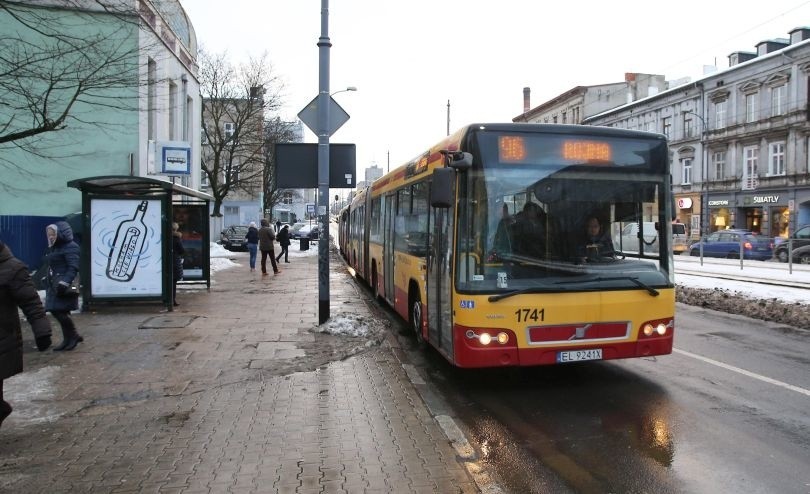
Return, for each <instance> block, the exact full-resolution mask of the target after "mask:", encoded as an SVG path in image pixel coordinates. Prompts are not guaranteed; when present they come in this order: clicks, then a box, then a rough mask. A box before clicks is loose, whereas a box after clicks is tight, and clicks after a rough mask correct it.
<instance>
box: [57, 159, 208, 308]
mask: <svg viewBox="0 0 810 494" xmlns="http://www.w3.org/2000/svg"><path fill="white" fill-rule="evenodd" d="M67 185H68V187H73V188H76V189H79V190H80V191H81V192H82V218H81V225H82V230H83V241H82V243H81V261H80V276H81V280H82V283H81V295H82V301H83V302H82V308H83V310H87V309H88V308H89V307H90V306H91V305H93V304H98V303H122V302H135V301H147V302H148V301H155V302H162V303H163V304H165V305H166V307H167V308H168V309H169V310H173V308H174V300H173V296H174V295H173V291H172V287H173V283H174V279H173V276H174V275H173V272H174V270H173V269H172V266H173V252H172V239H171V235H172V223H175V222H176V223H178V225H179V227H180V232H181V233H182V241H183V248H184V250H185V253H184V255H183V282H184V283H188V282H191V283H205V284H206V286H207V287H208V288H210V287H211V256H210V254H211V248H210V239H211V235H210V231H209V226H208V204H209V202H210V201H211V200H212V199H213V197H211V196H210V195H209V194H205V193H203V192H200V191H197V190H194V189H190V188H188V187H185V186H182V185H178V184H175V183H172V182H167V181H165V180H158V179H153V178H147V177H134V176H129V175H123V176H99V177H87V178H82V179H77V180H71V181H70V182H68V183H67Z"/></svg>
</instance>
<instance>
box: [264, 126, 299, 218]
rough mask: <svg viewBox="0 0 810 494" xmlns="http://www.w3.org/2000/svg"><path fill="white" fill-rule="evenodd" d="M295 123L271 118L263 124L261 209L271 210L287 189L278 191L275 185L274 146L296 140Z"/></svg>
mask: <svg viewBox="0 0 810 494" xmlns="http://www.w3.org/2000/svg"><path fill="white" fill-rule="evenodd" d="M295 125H296V124H295V122H285V121H283V120H281V119H280V118H278V117H276V118H271V119H268V120H266V121H265V123H264V139H265V140H264V173H263V178H262V183H264V184H265V188H264V200H263V201H262V202H263V204H262V208H263V209H264V210H268V209H270V210H271V211H272V209H273V208H274V207H275V206H276V204H279V203H281V202H282V200H283V199H284V194H285V192H287V189H279V188H278V186H277V185H276V154H275V144H276V143H281V142H294V141H295V139H296V131H295V130H296V129H295Z"/></svg>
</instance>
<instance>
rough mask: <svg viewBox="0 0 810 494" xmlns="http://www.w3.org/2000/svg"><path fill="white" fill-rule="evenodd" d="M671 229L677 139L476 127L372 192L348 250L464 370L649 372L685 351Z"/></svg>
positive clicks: (353, 222)
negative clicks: (620, 366) (646, 368)
mask: <svg viewBox="0 0 810 494" xmlns="http://www.w3.org/2000/svg"><path fill="white" fill-rule="evenodd" d="M672 218H673V200H672V191H671V177H670V170H669V155H668V151H667V143H666V140H665V138H664V136H662V135H659V134H651V133H647V132H637V131H629V130H620V129H612V128H603V127H591V126H574V125H549V124H474V125H468V126H466V127H464V128H462V129H460V130H458V131H457V132H456V133H454V134H453V135H450V136H448V137H447V138H445V139H444V140H442V141H441V142H439V143H438V144H437V145H435V146H433V147H432V148H430V149H429V150H427V151H425V152H424V153H423V154H421V155H420V156H418V157H417V158H415V159H414V160H412V161H411V162H409V163H406V164H404V165H402V166H400V167H399V168H397V169H395V170H393V171H391V172H390V173H388V174H386V175H384V176H383V177H382V178H380V179H378V180H376V181H374V183H372V184H371V185H370V186H369V187H368V188H366V189H364V190H362V191H360V192H359V193H358V194H357V195H356V196H355V197H354V199H353V201H352V202H351V204H350V205H349V206H348V207H347V208H345V209H344V210H343V211H341V214H340V218H339V225H340V230H339V246H340V249H341V252H342V254H343V256H344V257H345V259H346V261H347V262H348V264H349V265H350V266H351V267H352V268H353V269H354V270H355V272H356V274H357V276H359V277H360V278H362V279H364V280H365V281H367V282H368V284H369V285H370V287H371V289H372V291H373V292H374V293H375V294H376V296H377V297H378V298H380V299H382V300H384V301H385V302H387V303H388V304H390V305H391V306H392V307H393V308H394V310H395V311H396V312H397V313H398V314H399V315H401V316H402V317H403V318H404V319H405V320H407V321H408V322H409V323H410V325H411V327H412V328H413V331H414V333H415V336H416V338H417V341H418V342H419V343H420V344H429V345H431V346H433V347H435V348H436V349H437V350H438V351H439V352H440V353H441V354H442V355H444V357H445V358H447V360H449V361H450V362H451V363H452V364H454V365H456V366H459V367H497V366H534V365H545V364H556V363H564V362H574V361H586V360H608V359H619V358H633V357H647V356H651V355H664V354H669V353H671V352H672V341H673V332H674V312H675V287H674V279H673V259H672V249H671V248H670V246H669V245H668V244H669V243H670V242H671V241H672V240H671V239H672V234H671V233H672V232H671V220H672ZM631 223H635V224H636V225H637V226H638V227H637V228H636V229H635V231H638V235H637V236H636V238H627V237H626V236H625V237H624V238H623V237H622V236H621V233H622V232H623V231H625V227H626V226H627V225H628V224H631ZM651 230H654V231H651ZM658 230H661V231H660V232H659V231H658Z"/></svg>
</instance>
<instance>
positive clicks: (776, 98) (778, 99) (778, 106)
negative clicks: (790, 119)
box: [771, 84, 787, 117]
mask: <svg viewBox="0 0 810 494" xmlns="http://www.w3.org/2000/svg"><path fill="white" fill-rule="evenodd" d="M786 97H787V84H781V85H779V86H774V87H772V88H771V116H773V117H775V116H777V115H783V114H784V113H785V104H786V103H787V100H786Z"/></svg>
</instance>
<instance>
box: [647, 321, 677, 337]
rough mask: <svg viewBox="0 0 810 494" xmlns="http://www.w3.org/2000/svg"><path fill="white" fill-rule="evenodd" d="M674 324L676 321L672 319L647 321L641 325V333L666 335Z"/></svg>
mask: <svg viewBox="0 0 810 494" xmlns="http://www.w3.org/2000/svg"><path fill="white" fill-rule="evenodd" d="M673 325H674V321H673V320H672V319H660V320H656V321H647V322H645V323H644V324H642V325H641V333H642V334H643V335H644V336H665V335H666V334H667V332H668V331H669V328H671V327H673Z"/></svg>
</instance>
